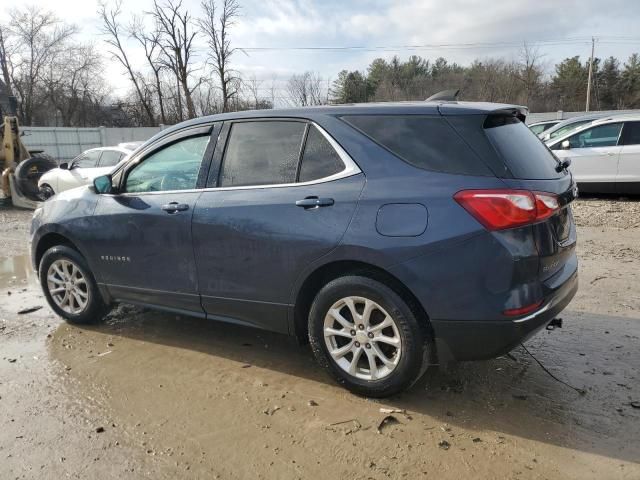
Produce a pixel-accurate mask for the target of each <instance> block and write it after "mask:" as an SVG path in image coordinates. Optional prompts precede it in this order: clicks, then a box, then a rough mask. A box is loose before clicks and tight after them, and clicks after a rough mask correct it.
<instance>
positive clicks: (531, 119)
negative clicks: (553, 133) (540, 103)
mask: <svg viewBox="0 0 640 480" xmlns="http://www.w3.org/2000/svg"><path fill="white" fill-rule="evenodd" d="M587 113H602V114H604V115H621V114H625V113H635V114H637V115H640V110H602V111H595V112H594V111H591V112H563V111H562V110H558V111H557V112H543V113H530V114H529V115H528V116H527V123H528V124H532V123H536V122H544V121H546V120H565V119H567V118H573V117H579V116H580V115H586V114H587Z"/></svg>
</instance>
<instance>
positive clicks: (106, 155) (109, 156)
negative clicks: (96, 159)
mask: <svg viewBox="0 0 640 480" xmlns="http://www.w3.org/2000/svg"><path fill="white" fill-rule="evenodd" d="M123 156H124V154H123V153H120V152H118V151H117V150H105V151H103V152H102V157H100V167H114V166H116V165H117V164H118V162H119V161H120V159H122V157H123Z"/></svg>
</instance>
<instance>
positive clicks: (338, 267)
mask: <svg viewBox="0 0 640 480" xmlns="http://www.w3.org/2000/svg"><path fill="white" fill-rule="evenodd" d="M347 275H360V276H363V277H368V278H371V279H373V280H377V281H379V282H380V283H383V284H385V285H386V286H388V287H389V288H391V289H392V290H393V291H394V292H395V293H397V294H398V295H400V297H401V298H402V299H403V300H404V301H405V302H407V304H408V305H409V308H411V310H412V312H413V313H414V315H415V316H416V318H418V319H419V321H420V325H421V326H422V327H423V328H424V329H425V333H426V334H427V338H428V339H429V341H433V339H434V338H435V336H434V332H433V328H432V327H431V323H430V321H429V315H428V314H427V312H426V310H425V309H424V307H423V306H422V304H421V303H420V301H419V300H418V298H417V297H416V296H415V295H414V294H413V292H412V291H411V290H410V289H409V288H408V287H407V286H406V285H405V284H404V283H403V282H402V281H400V280H399V279H398V278H397V277H395V276H394V275H392V274H391V273H389V272H388V271H387V270H385V269H384V268H381V267H379V266H376V265H373V264H370V263H367V262H362V261H354V260H336V261H333V262H330V263H326V264H324V265H322V266H319V267H318V268H316V269H315V270H313V271H312V272H311V273H310V274H309V275H307V277H306V278H305V280H304V281H303V282H302V283H301V285H300V288H299V289H298V291H297V293H296V295H295V303H294V306H293V332H294V334H295V336H296V338H297V339H298V341H299V342H300V343H303V344H304V343H308V318H309V311H310V310H311V304H312V303H313V300H314V298H315V297H316V295H317V294H318V292H319V291H320V289H321V288H322V287H324V286H325V285H326V284H327V283H329V282H330V281H332V280H335V279H336V278H339V277H344V276H347Z"/></svg>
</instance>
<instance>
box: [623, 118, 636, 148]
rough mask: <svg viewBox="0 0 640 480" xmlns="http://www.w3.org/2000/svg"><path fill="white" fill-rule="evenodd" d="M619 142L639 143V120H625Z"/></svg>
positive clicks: (627, 143)
mask: <svg viewBox="0 0 640 480" xmlns="http://www.w3.org/2000/svg"><path fill="white" fill-rule="evenodd" d="M620 143H621V144H622V145H640V122H625V124H624V127H623V129H622V137H621V139H620Z"/></svg>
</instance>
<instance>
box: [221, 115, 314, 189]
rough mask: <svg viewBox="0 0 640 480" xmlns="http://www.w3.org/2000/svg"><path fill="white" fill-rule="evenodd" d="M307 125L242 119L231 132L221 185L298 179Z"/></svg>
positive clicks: (254, 183) (265, 183)
mask: <svg viewBox="0 0 640 480" xmlns="http://www.w3.org/2000/svg"><path fill="white" fill-rule="evenodd" d="M305 128H306V125H305V123H303V122H286V121H285V122H282V121H268V122H239V123H234V124H233V125H232V127H231V131H230V132H229V140H228V141H227V147H226V150H225V155H224V160H223V162H222V171H221V172H220V186H221V187H235V186H243V185H273V184H280V183H294V182H295V181H296V174H297V171H298V159H299V157H300V149H301V148H302V139H303V137H304V131H305Z"/></svg>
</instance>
